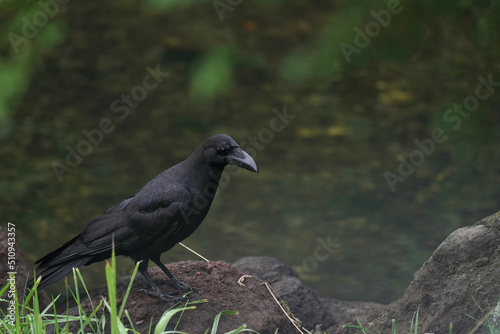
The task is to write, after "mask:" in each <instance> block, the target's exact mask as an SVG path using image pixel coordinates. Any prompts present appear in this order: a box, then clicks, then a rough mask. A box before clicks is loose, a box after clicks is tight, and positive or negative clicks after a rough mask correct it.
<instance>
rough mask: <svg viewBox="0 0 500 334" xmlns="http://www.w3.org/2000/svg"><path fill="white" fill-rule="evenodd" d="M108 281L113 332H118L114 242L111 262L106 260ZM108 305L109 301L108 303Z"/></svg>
mask: <svg viewBox="0 0 500 334" xmlns="http://www.w3.org/2000/svg"><path fill="white" fill-rule="evenodd" d="M106 283H107V285H108V298H109V306H110V307H109V308H108V309H109V313H110V318H111V333H118V332H119V330H118V312H117V307H116V258H115V250H114V243H113V250H112V252H111V264H110V263H109V262H108V261H106ZM106 306H108V303H106Z"/></svg>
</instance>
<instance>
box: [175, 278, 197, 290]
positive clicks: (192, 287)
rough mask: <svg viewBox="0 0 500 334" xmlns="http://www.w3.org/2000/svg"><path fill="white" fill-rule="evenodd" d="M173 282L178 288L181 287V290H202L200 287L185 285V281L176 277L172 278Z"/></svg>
mask: <svg viewBox="0 0 500 334" xmlns="http://www.w3.org/2000/svg"><path fill="white" fill-rule="evenodd" d="M174 283H175V285H176V286H177V287H178V288H179V289H181V290H183V291H193V292H201V291H203V290H202V289H200V288H195V287H194V286H190V285H187V284H186V283H183V282H181V281H179V280H178V279H177V280H174Z"/></svg>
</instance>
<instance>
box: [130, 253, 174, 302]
mask: <svg viewBox="0 0 500 334" xmlns="http://www.w3.org/2000/svg"><path fill="white" fill-rule="evenodd" d="M138 270H139V272H140V273H141V274H142V276H144V278H145V279H146V280H147V281H148V282H149V284H150V285H151V286H152V287H153V289H154V291H150V290H146V289H141V291H142V292H144V293H146V294H147V295H148V296H151V297H158V298H160V299H161V300H163V301H177V300H181V299H182V297H177V296H172V295H170V294H168V293H166V292H164V291H162V290H161V289H160V287H159V286H158V285H156V283H155V282H154V281H153V278H152V277H151V276H150V275H149V274H148V260H146V261H143V262H142V263H141V264H139V268H138Z"/></svg>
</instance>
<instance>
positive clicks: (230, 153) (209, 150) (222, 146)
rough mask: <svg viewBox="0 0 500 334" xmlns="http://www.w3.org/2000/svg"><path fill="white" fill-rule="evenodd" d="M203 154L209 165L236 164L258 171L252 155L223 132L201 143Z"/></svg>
mask: <svg viewBox="0 0 500 334" xmlns="http://www.w3.org/2000/svg"><path fill="white" fill-rule="evenodd" d="M201 146H202V147H203V155H204V157H205V160H206V161H207V162H208V163H209V164H210V165H218V166H221V167H222V168H224V166H226V165H228V164H229V165H236V166H238V167H241V168H244V169H247V170H249V171H251V172H254V173H258V172H259V169H258V167H257V164H256V163H255V161H254V160H253V159H252V157H251V156H250V155H249V154H248V153H247V152H245V151H243V150H242V149H241V147H240V145H239V144H238V143H237V142H236V141H235V140H234V139H233V138H231V137H230V136H228V135H225V134H220V135H215V136H212V137H210V138H208V139H207V140H205V141H204V142H203V144H201Z"/></svg>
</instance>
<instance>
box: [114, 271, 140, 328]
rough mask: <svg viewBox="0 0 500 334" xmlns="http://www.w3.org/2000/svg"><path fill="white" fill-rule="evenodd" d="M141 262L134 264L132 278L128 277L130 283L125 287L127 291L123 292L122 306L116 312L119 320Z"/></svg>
mask: <svg viewBox="0 0 500 334" xmlns="http://www.w3.org/2000/svg"><path fill="white" fill-rule="evenodd" d="M140 263H141V262H137V263H136V264H135V268H134V271H133V272H132V276H131V277H130V282H129V284H128V286H127V291H125V296H124V297H123V301H122V305H121V306H120V311H119V312H118V318H120V319H121V317H122V314H123V311H124V310H125V304H126V303H127V299H128V295H129V294H130V290H132V283H134V280H135V276H136V275H137V271H138V270H139V264H140Z"/></svg>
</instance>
